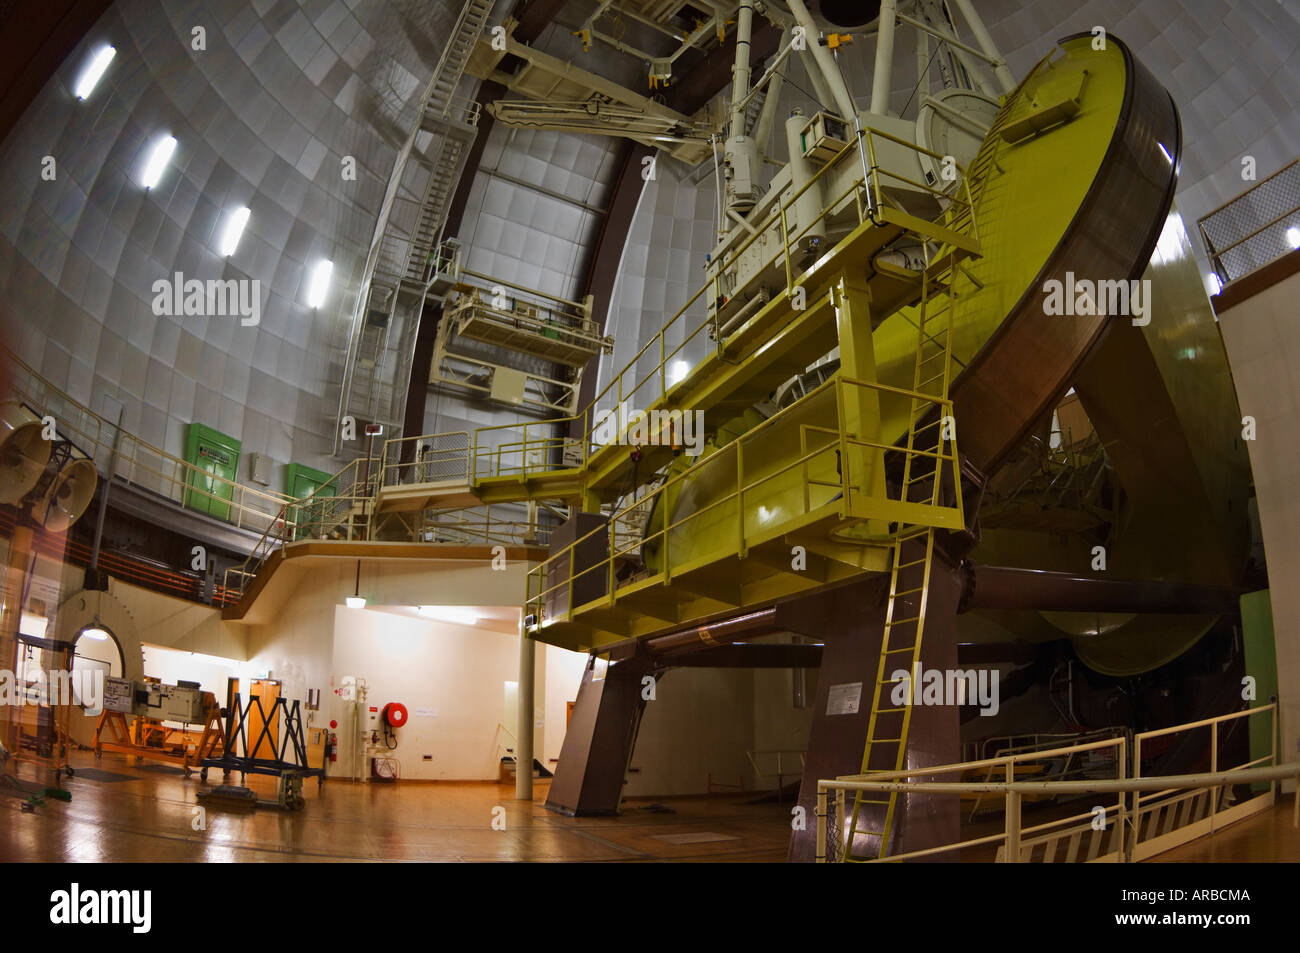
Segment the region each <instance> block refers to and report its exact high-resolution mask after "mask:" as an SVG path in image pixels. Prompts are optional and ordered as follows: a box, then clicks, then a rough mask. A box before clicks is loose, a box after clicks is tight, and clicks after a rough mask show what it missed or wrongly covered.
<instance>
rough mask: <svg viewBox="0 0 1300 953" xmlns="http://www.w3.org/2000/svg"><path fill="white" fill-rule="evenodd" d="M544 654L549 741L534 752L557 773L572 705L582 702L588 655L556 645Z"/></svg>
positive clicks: (547, 739) (544, 649) (542, 653)
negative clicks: (569, 710) (569, 708)
mask: <svg viewBox="0 0 1300 953" xmlns="http://www.w3.org/2000/svg"><path fill="white" fill-rule="evenodd" d="M541 655H544V656H545V659H546V694H545V718H546V740H545V744H544V745H539V746H535V747H534V750H535V751H536V752H537V756H538V758H539V759H540V760H541V762H542V764H544V765H546V767H547V768H549V769H550V770H551V771H554V770H555V766H556V765H557V764H558V763H559V760H560V748H561V746H562V745H563V744H564V730H565V722H566V719H567V715H568V703H569V702H573V701H577V700H578V687H579V686H580V685H581V684H582V673H583V671H584V670H585V669H586V667H587V656H586V654H585V653H583V652H570V651H569V650H568V649H562V648H558V647H557V646H554V645H543V646H541V650H540V652H539V657H540V656H541ZM539 664H540V663H539Z"/></svg>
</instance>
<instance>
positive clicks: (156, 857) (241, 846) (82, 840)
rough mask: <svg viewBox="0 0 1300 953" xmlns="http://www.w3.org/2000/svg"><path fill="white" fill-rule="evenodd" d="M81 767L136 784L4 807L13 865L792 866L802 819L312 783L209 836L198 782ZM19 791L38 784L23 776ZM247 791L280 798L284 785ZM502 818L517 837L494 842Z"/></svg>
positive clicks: (756, 808)
mask: <svg viewBox="0 0 1300 953" xmlns="http://www.w3.org/2000/svg"><path fill="white" fill-rule="evenodd" d="M72 763H73V765H74V767H78V768H81V767H86V768H91V767H97V768H99V769H101V770H104V771H109V772H113V773H114V774H120V775H129V776H130V777H131V780H125V781H113V782H107V781H95V780H91V779H90V778H89V777H87V776H85V775H84V774H80V773H79V774H78V775H77V776H76V777H75V778H73V779H72V780H70V781H66V782H65V786H66V787H67V789H68V790H69V791H71V792H72V801H71V802H70V803H63V802H59V801H53V800H47V801H46V802H45V805H44V806H43V807H41V808H38V810H37V813H35V814H22V813H21V812H20V800H19V799H18V798H11V797H4V796H0V861H17V860H23V861H90V862H105V861H206V862H228V861H236V862H243V863H248V862H259V861H275V862H285V861H308V862H331V861H449V862H455V861H711V862H719V861H760V862H780V861H784V860H785V855H786V848H787V845H788V842H789V832H790V826H789V824H790V822H789V817H790V805H789V804H786V805H785V806H784V807H781V806H779V805H777V804H776V802H775V801H774V800H773V801H771V802H770V803H763V804H752V803H748V802H750V801H752V800H754V795H749V796H746V797H743V798H742V797H737V796H730V795H727V796H714V797H701V798H670V799H665V800H662V801H653V800H636V799H633V800H629V801H628V802H626V803H625V809H624V812H623V815H622V816H620V817H616V818H571V817H563V816H561V815H558V814H554V813H552V812H551V811H548V810H546V809H545V807H543V804H544V802H545V800H546V788H547V782H538V783H536V784H535V785H534V794H535V796H536V800H534V801H532V802H531V803H529V802H523V801H516V800H515V797H514V793H515V792H514V787H513V785H505V784H492V783H488V782H470V783H437V784H428V783H419V784H397V785H385V784H364V785H363V784H359V783H355V782H348V781H327V782H326V783H325V786H324V788H323V789H322V790H321V791H320V793H317V790H316V782H315V781H309V782H308V783H307V785H306V789H305V791H304V794H305V796H306V798H307V806H306V807H305V808H304V809H303V810H302V811H300V812H294V813H286V812H283V811H280V810H279V809H277V808H257V809H256V810H255V811H252V812H250V811H248V810H247V809H228V808H219V807H211V806H210V807H209V808H208V811H207V818H206V820H207V830H206V831H196V830H194V829H193V824H194V821H195V807H196V805H197V801H196V800H195V793H196V792H197V791H199V790H203V789H204V788H208V787H211V786H212V785H204V784H201V783H200V781H199V779H198V777H197V775H196V776H195V777H193V778H191V779H188V780H187V779H186V778H184V777H183V776H182V775H181V774H179V773H176V774H174V773H171V769H169V768H165V767H164V768H163V769H162V770H158V769H157V768H156V767H148V766H141V765H128V764H127V763H126V759H125V758H123V757H118V756H114V755H105V756H104V759H103V760H102V761H101V762H99V763H98V764H96V763H95V761H94V759H93V757H91V756H89V755H77V756H75V757H74V758H73V762H72ZM20 777H21V778H22V779H23V780H24V781H25V782H26V781H29V780H30V779H34V777H35V775H34V774H33V772H32V771H31V769H30V768H29V767H27V766H23V768H22V770H21V773H20ZM212 780H213V781H218V780H220V775H219V774H218V773H215V772H214V775H213V778H212ZM231 780H232V782H234V783H238V781H239V778H238V777H237V776H236V777H234V778H232V779H231ZM48 781H49V779H46V781H45V782H43V783H48ZM32 783H34V781H32ZM246 783H247V785H248V786H249V787H251V788H253V789H254V790H256V791H257V792H258V794H259V796H261V797H265V798H273V797H274V796H275V785H274V780H273V779H271V778H266V777H250V778H249V779H248V780H247V782H246ZM496 808H500V809H502V811H503V812H504V814H503V816H504V820H505V830H494V829H493V826H492V824H493V817H494V809H496ZM502 811H497V812H496V813H497V815H499V816H500V815H502Z"/></svg>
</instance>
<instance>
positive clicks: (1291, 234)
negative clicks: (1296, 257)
mask: <svg viewBox="0 0 1300 953" xmlns="http://www.w3.org/2000/svg"><path fill="white" fill-rule="evenodd" d="M1286 243H1287V244H1288V245H1290V246H1291V247H1292V248H1300V228H1296V227H1295V226H1292V227H1291V228H1288V229H1287V230H1286Z"/></svg>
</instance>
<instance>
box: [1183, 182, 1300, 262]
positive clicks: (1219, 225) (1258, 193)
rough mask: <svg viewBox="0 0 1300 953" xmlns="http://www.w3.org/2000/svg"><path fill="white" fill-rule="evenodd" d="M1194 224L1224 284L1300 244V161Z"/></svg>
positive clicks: (1258, 183) (1257, 184)
mask: <svg viewBox="0 0 1300 953" xmlns="http://www.w3.org/2000/svg"><path fill="white" fill-rule="evenodd" d="M1196 228H1197V231H1199V232H1200V234H1201V241H1202V242H1203V243H1204V244H1205V251H1206V253H1207V254H1208V255H1209V256H1210V265H1211V267H1213V268H1214V273H1215V275H1216V276H1218V279H1219V283H1220V284H1221V285H1226V284H1227V283H1228V282H1230V281H1235V280H1236V279H1237V278H1240V277H1241V276H1242V275H1244V274H1247V273H1249V272H1251V271H1254V270H1255V269H1256V268H1261V267H1263V266H1264V265H1267V264H1268V263H1269V262H1271V261H1274V260H1275V259H1277V258H1280V257H1281V256H1283V255H1285V254H1286V253H1287V252H1289V251H1292V250H1294V249H1296V248H1300V159H1293V160H1292V161H1291V162H1289V163H1287V164H1286V165H1284V166H1283V167H1282V168H1280V169H1278V170H1277V171H1276V172H1274V173H1273V174H1272V175H1270V176H1268V177H1267V178H1263V179H1260V180H1259V181H1258V182H1256V183H1255V184H1254V185H1252V186H1251V187H1250V188H1249V189H1247V190H1246V191H1245V192H1242V193H1241V194H1240V195H1238V196H1237V197H1236V198H1234V199H1231V200H1230V201H1228V202H1225V203H1224V204H1222V205H1220V206H1219V207H1218V208H1216V209H1214V210H1213V211H1212V212H1209V213H1208V214H1206V215H1203V216H1201V218H1199V219H1197V222H1196Z"/></svg>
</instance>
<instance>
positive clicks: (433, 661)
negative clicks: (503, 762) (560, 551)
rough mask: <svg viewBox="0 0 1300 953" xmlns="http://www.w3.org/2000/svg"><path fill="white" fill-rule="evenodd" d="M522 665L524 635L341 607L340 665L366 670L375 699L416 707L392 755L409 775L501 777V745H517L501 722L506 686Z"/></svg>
mask: <svg viewBox="0 0 1300 953" xmlns="http://www.w3.org/2000/svg"><path fill="white" fill-rule="evenodd" d="M539 654H540V653H539ZM518 667H519V640H518V637H517V636H510V635H504V634H502V633H498V632H490V631H483V630H481V629H478V628H477V627H474V626H462V625H452V624H449V623H445V622H434V621H430V620H425V619H419V618H405V617H402V616H399V615H396V614H393V613H389V612H383V611H378V610H370V609H348V608H345V607H340V608H337V609H336V611H335V619H334V671H335V672H336V673H337V674H340V675H341V674H345V673H346V674H354V675H357V676H361V677H364V678H365V679H366V681H367V683H368V689H369V704H371V705H377V706H379V707H380V708H381V709H382V708H383V706H384V705H385V704H387V703H388V702H401V703H402V704H404V705H406V707H407V709H408V710H409V712H410V715H411V718H410V720H409V721H408V722H407V725H406V727H404V728H400V729H398V731H397V737H398V747H397V749H396V750H395V751H393V752H392V753H391V754H385V756H386V757H394V758H397V759H398V760H399V761H400V762H401V776H402V777H404V778H445V779H481V780H492V779H495V778H496V777H497V770H498V768H497V766H498V757H499V754H498V748H497V744H498V742H501V743H502V744H503V745H508V744H509V742H508V740H507V739H506V738H505V737H503V736H502V735H500V734H499V730H498V728H497V726H498V724H499V723H500V722H501V720H502V718H503V717H504V714H503V707H504V705H503V701H504V686H505V683H506V682H507V681H512V680H514V679H515V678H516V677H517V674H518ZM539 697H541V696H539ZM417 709H429V710H432V711H435V712H436V715H433V716H429V715H421V714H418V713H417ZM508 727H511V728H513V726H508ZM425 755H432V760H431V761H425V760H423V759H424V756H425Z"/></svg>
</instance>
